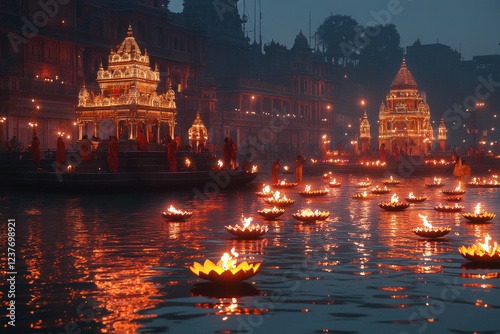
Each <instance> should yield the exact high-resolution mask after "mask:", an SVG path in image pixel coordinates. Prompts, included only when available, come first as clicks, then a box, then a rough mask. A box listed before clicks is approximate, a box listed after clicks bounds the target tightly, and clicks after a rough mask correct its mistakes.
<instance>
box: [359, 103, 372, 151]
mask: <svg viewBox="0 0 500 334" xmlns="http://www.w3.org/2000/svg"><path fill="white" fill-rule="evenodd" d="M371 138H372V136H371V135H370V122H369V121H368V115H367V114H366V110H365V112H364V114H363V119H362V120H361V123H360V125H359V140H360V141H361V153H363V154H367V153H368V152H369V151H370V140H371Z"/></svg>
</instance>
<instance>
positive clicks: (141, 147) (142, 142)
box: [137, 130, 148, 151]
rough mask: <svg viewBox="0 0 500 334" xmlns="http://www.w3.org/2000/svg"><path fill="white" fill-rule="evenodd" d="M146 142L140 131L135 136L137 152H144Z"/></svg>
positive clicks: (142, 132)
mask: <svg viewBox="0 0 500 334" xmlns="http://www.w3.org/2000/svg"><path fill="white" fill-rule="evenodd" d="M147 144H148V141H147V139H146V135H145V134H144V131H142V130H141V131H140V132H139V133H138V134H137V149H138V150H139V151H146V147H147Z"/></svg>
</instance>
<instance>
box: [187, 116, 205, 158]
mask: <svg viewBox="0 0 500 334" xmlns="http://www.w3.org/2000/svg"><path fill="white" fill-rule="evenodd" d="M188 137H189V142H190V143H191V147H192V149H193V151H196V150H197V149H198V147H200V144H201V145H202V146H201V147H205V145H206V144H207V141H208V131H207V128H206V127H205V125H204V124H203V121H202V120H201V116H200V112H199V111H198V112H197V113H196V118H195V120H194V122H193V125H192V126H191V128H189V131H188Z"/></svg>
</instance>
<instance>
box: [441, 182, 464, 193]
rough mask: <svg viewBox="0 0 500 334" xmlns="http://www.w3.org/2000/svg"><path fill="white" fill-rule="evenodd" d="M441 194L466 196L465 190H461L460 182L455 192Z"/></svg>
mask: <svg viewBox="0 0 500 334" xmlns="http://www.w3.org/2000/svg"><path fill="white" fill-rule="evenodd" d="M441 192H442V193H443V194H445V195H463V194H465V190H463V189H461V188H460V182H458V186H457V187H456V188H455V189H454V190H441Z"/></svg>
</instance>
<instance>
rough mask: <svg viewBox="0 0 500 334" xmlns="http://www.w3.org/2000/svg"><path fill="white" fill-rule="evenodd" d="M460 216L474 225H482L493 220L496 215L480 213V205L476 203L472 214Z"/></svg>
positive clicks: (466, 213)
mask: <svg viewBox="0 0 500 334" xmlns="http://www.w3.org/2000/svg"><path fill="white" fill-rule="evenodd" d="M462 216H463V217H464V218H465V219H467V220H470V221H472V222H475V223H484V222H487V221H488V220H491V219H493V218H495V217H496V216H497V215H496V214H495V213H493V212H484V211H481V203H477V205H476V207H475V210H474V212H465V213H462Z"/></svg>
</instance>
